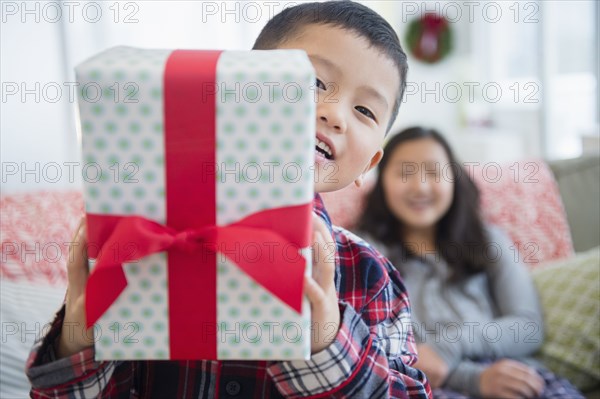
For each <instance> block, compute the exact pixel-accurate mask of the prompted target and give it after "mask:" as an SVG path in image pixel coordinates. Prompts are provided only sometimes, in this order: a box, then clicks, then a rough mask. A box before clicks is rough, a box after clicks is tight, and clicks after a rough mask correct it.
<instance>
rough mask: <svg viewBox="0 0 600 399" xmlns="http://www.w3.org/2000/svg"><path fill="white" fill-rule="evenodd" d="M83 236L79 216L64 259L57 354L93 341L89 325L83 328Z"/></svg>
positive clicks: (85, 267)
mask: <svg viewBox="0 0 600 399" xmlns="http://www.w3.org/2000/svg"><path fill="white" fill-rule="evenodd" d="M88 274H89V271H88V265H87V238H86V225H85V218H82V220H81V222H80V224H79V227H78V228H77V232H76V233H75V238H74V239H73V242H72V243H71V245H70V246H69V259H68V260H67V276H68V280H69V283H68V286H67V297H66V302H65V318H64V320H63V325H62V329H61V334H60V339H59V341H58V346H57V348H56V349H57V353H56V354H57V356H58V357H59V358H63V357H67V356H70V355H73V354H75V353H77V352H80V351H82V350H83V349H85V348H86V347H88V346H91V345H94V334H93V328H90V329H89V330H87V331H85V322H86V320H85V285H86V283H87V279H88Z"/></svg>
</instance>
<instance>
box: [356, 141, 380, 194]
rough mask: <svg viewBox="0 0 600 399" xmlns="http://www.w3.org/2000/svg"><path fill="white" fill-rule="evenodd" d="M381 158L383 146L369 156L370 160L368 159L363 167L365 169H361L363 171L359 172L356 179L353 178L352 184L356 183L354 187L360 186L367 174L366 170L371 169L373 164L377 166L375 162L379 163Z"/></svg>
mask: <svg viewBox="0 0 600 399" xmlns="http://www.w3.org/2000/svg"><path fill="white" fill-rule="evenodd" d="M381 158H383V148H380V149H379V150H378V151H377V152H376V153H375V155H373V157H372V158H371V161H369V163H368V164H367V166H366V167H365V170H363V172H362V173H361V174H360V176H358V177H357V178H356V180H354V184H355V185H356V187H360V186H362V184H363V180H364V178H365V175H366V174H367V172H368V171H370V170H371V169H373V168H374V167H375V166H377V164H378V163H379V161H381Z"/></svg>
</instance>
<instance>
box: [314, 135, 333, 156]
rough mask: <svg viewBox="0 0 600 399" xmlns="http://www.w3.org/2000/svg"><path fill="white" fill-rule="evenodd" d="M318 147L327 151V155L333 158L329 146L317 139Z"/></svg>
mask: <svg viewBox="0 0 600 399" xmlns="http://www.w3.org/2000/svg"><path fill="white" fill-rule="evenodd" d="M317 147H319V148H320V149H322V150H323V151H325V152H326V153H327V155H329V156H331V148H329V146H328V145H327V144H325V143H324V142H322V141H321V140H319V139H317Z"/></svg>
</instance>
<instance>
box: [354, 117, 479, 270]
mask: <svg viewBox="0 0 600 399" xmlns="http://www.w3.org/2000/svg"><path fill="white" fill-rule="evenodd" d="M426 138H428V139H433V140H435V141H436V142H437V143H439V144H440V145H441V146H442V147H443V148H444V150H445V151H446V155H447V156H448V160H449V162H450V165H449V166H451V167H452V168H451V170H452V171H453V173H454V190H453V191H454V198H453V201H452V204H451V205H450V208H449V209H448V211H447V212H446V214H445V215H444V216H443V217H442V218H441V219H440V220H439V221H438V223H437V229H436V248H437V251H438V254H439V255H441V256H442V257H443V258H444V259H445V260H446V262H447V263H448V266H449V267H450V269H451V270H452V275H451V279H453V280H458V279H461V278H463V277H466V276H469V275H472V274H475V273H478V272H479V271H481V270H483V269H484V268H485V266H486V264H488V263H489V262H490V259H489V258H486V256H485V248H486V245H487V244H488V237H487V234H486V233H485V229H484V226H483V222H482V219H481V216H480V214H479V190H478V189H477V187H476V186H475V183H474V182H473V180H471V178H470V177H469V175H468V174H467V172H466V171H465V170H464V168H463V167H462V166H461V165H460V164H459V163H458V162H457V160H456V157H455V156H454V153H453V152H452V149H451V148H450V146H449V145H448V142H447V141H446V140H445V139H444V137H443V136H442V135H441V134H440V133H438V132H437V131H436V130H434V129H426V128H422V127H412V128H409V129H406V130H403V131H401V132H400V133H398V134H396V135H395V136H393V137H392V138H391V139H390V141H389V142H388V143H387V144H386V146H385V148H384V155H383V158H382V159H381V162H380V163H379V166H378V176H377V182H376V183H375V186H374V188H373V190H372V191H371V193H370V194H369V195H368V197H367V201H366V207H365V210H364V212H363V214H362V215H361V218H360V220H359V222H358V226H357V228H358V230H361V231H364V232H367V233H369V234H370V235H371V236H372V237H373V238H375V239H376V240H378V241H380V242H381V243H383V244H385V245H387V246H389V247H393V246H395V245H399V246H400V247H399V249H400V254H401V255H402V258H401V259H403V260H404V259H406V258H407V257H411V256H415V254H414V253H412V252H411V251H410V249H409V246H407V245H406V242H405V241H404V240H403V239H402V237H400V234H401V233H400V232H401V231H402V222H401V221H400V220H398V218H396V216H395V215H394V214H393V213H392V212H391V210H390V208H389V207H388V206H387V204H386V202H385V196H384V188H383V174H384V171H385V169H386V167H387V166H388V162H389V160H390V157H391V156H392V154H393V153H394V150H395V149H396V148H397V147H399V146H400V145H402V144H403V143H406V142H408V141H412V140H418V139H426ZM445 166H446V165H442V167H445ZM442 178H443V177H442ZM397 266H401V265H397Z"/></svg>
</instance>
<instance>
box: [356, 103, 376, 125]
mask: <svg viewBox="0 0 600 399" xmlns="http://www.w3.org/2000/svg"><path fill="white" fill-rule="evenodd" d="M354 108H355V109H356V110H357V111H358V112H360V113H362V114H364V115H366V117H367V118H371V119H373V120H374V121H375V122H377V119H375V115H374V114H373V113H372V112H371V111H370V110H369V109H368V108H365V107H363V106H362V105H357V106H356V107H354Z"/></svg>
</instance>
